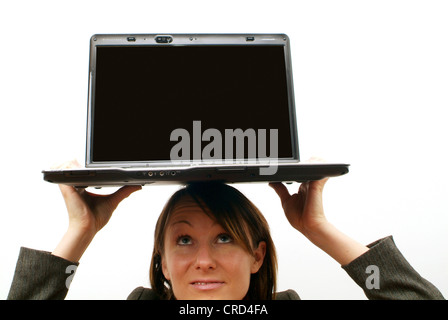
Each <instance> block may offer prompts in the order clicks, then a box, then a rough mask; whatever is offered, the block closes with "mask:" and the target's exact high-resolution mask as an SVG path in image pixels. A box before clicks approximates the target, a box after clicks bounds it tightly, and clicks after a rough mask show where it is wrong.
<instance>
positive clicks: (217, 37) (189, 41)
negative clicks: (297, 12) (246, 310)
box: [85, 34, 300, 168]
mask: <svg viewBox="0 0 448 320" xmlns="http://www.w3.org/2000/svg"><path fill="white" fill-rule="evenodd" d="M158 37H164V38H166V39H167V41H166V42H160V41H158V40H157V39H158ZM160 45H167V46H176V45H182V46H185V45H190V46H194V45H276V46H278V45H281V46H283V47H284V55H285V56H284V58H285V67H286V81H287V90H288V106H289V121H290V135H291V144H292V146H291V148H292V157H291V158H286V159H275V161H276V162H277V163H278V164H281V163H298V162H300V156H299V143H298V132H297V118H296V108H295V98H294V85H293V77H292V61H291V50H290V41H289V37H288V36H287V35H286V34H96V35H93V36H92V37H91V39H90V58H89V85H88V108H87V128H86V131H87V134H86V158H85V166H86V167H87V168H101V167H104V168H113V167H116V168H138V167H145V168H147V167H166V168H169V167H176V168H182V167H191V166H198V165H199V166H200V165H205V166H220V165H223V166H229V165H238V166H241V165H246V164H248V165H257V164H260V165H266V163H269V162H272V161H273V159H271V158H268V159H233V160H231V161H228V160H218V161H217V160H203V161H199V160H188V161H185V160H182V161H181V160H178V161H171V160H167V161H144V162H142V161H93V160H92V157H93V152H92V148H93V143H92V138H93V135H92V129H93V123H94V118H93V114H94V104H93V101H94V99H95V90H94V84H95V80H96V79H95V67H96V59H97V55H96V52H97V51H96V49H97V47H99V46H160Z"/></svg>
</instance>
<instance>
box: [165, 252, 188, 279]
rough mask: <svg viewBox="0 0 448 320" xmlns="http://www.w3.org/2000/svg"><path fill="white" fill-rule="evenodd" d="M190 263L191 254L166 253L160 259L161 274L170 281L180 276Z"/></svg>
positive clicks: (184, 272)
mask: <svg viewBox="0 0 448 320" xmlns="http://www.w3.org/2000/svg"><path fill="white" fill-rule="evenodd" d="M189 265H191V256H189V255H186V254H168V255H166V256H165V257H164V258H163V259H162V268H163V274H164V276H165V278H166V279H168V280H170V281H171V282H172V283H173V282H176V281H177V280H178V279H179V278H182V276H184V275H185V274H186V272H187V270H188V266H189Z"/></svg>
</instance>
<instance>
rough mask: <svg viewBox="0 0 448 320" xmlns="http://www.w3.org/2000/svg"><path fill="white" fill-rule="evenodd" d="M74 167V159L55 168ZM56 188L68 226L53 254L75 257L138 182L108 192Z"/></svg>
mask: <svg viewBox="0 0 448 320" xmlns="http://www.w3.org/2000/svg"><path fill="white" fill-rule="evenodd" d="M74 167H79V164H78V163H77V162H76V161H70V162H67V163H64V164H62V165H60V166H58V167H57V168H59V169H66V168H74ZM59 188H60V190H61V193H62V196H63V198H64V201H65V205H66V207H67V211H68V217H69V226H68V229H67V232H66V234H65V235H64V237H63V239H62V240H61V242H60V243H59V245H58V246H57V247H56V249H55V250H54V251H53V254H54V255H58V256H60V257H63V258H65V259H67V260H71V261H78V260H79V259H80V258H81V256H82V254H83V253H84V251H85V250H86V249H87V247H88V245H89V244H90V242H91V241H92V239H93V238H94V236H95V235H96V233H97V232H98V231H99V230H101V229H102V228H103V227H104V226H105V225H106V224H107V222H108V221H109V219H110V217H111V216H112V213H113V212H114V210H115V209H116V208H117V206H118V205H119V204H120V202H121V201H122V200H123V199H125V198H127V197H128V196H129V195H130V194H132V193H133V192H135V191H137V190H140V189H141V186H124V187H122V188H120V189H119V190H117V191H116V192H114V193H112V194H109V195H99V194H94V193H91V192H88V191H87V190H85V189H77V188H74V187H72V186H67V185H62V184H61V185H59Z"/></svg>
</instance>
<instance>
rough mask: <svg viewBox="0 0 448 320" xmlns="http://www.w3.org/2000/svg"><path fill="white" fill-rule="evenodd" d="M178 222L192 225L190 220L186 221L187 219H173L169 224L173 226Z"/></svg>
mask: <svg viewBox="0 0 448 320" xmlns="http://www.w3.org/2000/svg"><path fill="white" fill-rule="evenodd" d="M179 223H185V224H188V225H189V226H190V227H193V225H192V224H191V223H190V221H188V220H179V221H174V222H173V223H171V224H170V225H171V226H174V225H176V224H179Z"/></svg>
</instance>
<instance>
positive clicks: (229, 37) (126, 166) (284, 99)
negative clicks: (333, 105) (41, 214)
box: [42, 34, 349, 187]
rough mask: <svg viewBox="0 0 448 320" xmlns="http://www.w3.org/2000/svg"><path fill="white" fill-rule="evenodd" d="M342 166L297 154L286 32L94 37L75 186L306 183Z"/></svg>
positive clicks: (65, 178)
mask: <svg viewBox="0 0 448 320" xmlns="http://www.w3.org/2000/svg"><path fill="white" fill-rule="evenodd" d="M348 171H349V165H348V164H346V163H303V162H300V157H299V143H298V134H297V118H296V109H295V102H294V87H293V77H292V65H291V53H290V40H289V38H288V36H287V35H285V34H97V35H93V36H92V37H91V39H90V63H89V86H88V105H87V135H86V157H85V167H83V168H73V169H56V170H54V169H53V170H43V171H42V172H43V178H44V180H45V181H48V182H52V183H57V184H67V185H72V186H76V187H103V186H122V185H131V184H138V185H149V184H185V183H189V182H194V181H222V182H225V183H246V182H279V181H281V182H293V181H297V182H304V181H311V180H319V179H322V178H325V177H336V176H341V175H344V174H346V173H348Z"/></svg>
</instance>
